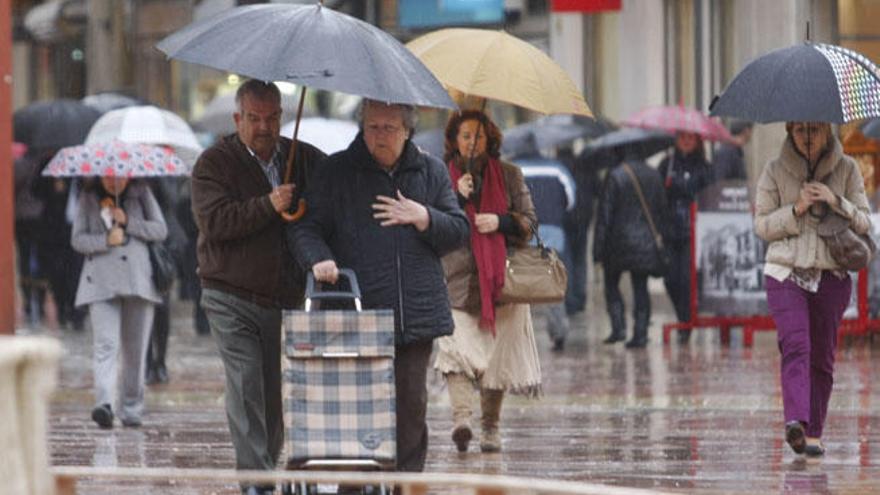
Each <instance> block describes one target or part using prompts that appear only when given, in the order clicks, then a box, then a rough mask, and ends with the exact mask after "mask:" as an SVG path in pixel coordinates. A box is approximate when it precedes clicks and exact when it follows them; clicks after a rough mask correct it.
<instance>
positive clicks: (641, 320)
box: [626, 310, 650, 349]
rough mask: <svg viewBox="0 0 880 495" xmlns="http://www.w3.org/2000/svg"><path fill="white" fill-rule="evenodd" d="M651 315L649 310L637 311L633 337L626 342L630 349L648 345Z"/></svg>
mask: <svg viewBox="0 0 880 495" xmlns="http://www.w3.org/2000/svg"><path fill="white" fill-rule="evenodd" d="M649 321H650V315H649V314H648V312H647V311H638V310H637V311H636V314H635V325H634V327H633V337H632V339H630V341H629V342H627V343H626V347H627V348H628V349H641V348H643V347H645V346H646V345H648V323H649Z"/></svg>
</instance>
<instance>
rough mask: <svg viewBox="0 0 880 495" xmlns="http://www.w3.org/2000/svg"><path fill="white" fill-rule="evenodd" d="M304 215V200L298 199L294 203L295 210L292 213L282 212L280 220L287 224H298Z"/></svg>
mask: <svg viewBox="0 0 880 495" xmlns="http://www.w3.org/2000/svg"><path fill="white" fill-rule="evenodd" d="M305 214H306V200H304V199H302V198H300V199H299V201H297V203H296V209H295V210H293V211H292V212H289V213H288V212H286V211H282V212H281V213H280V215H281V218H282V219H284V221H285V222H287V223H292V222H298V221H299V220H300V219H301V218H302V217H303V215H305Z"/></svg>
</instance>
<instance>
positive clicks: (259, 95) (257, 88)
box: [235, 79, 281, 112]
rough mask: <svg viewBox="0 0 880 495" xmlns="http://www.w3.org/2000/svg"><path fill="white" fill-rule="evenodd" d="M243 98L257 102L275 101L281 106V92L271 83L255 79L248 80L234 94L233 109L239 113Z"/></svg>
mask: <svg viewBox="0 0 880 495" xmlns="http://www.w3.org/2000/svg"><path fill="white" fill-rule="evenodd" d="M245 96H252V97H254V98H256V99H258V100H275V101H277V102H278V104H281V91H280V90H279V89H278V86H276V85H275V83H273V82H265V81H260V80H257V79H248V80H247V81H245V82H244V83H243V84H242V85H241V86H239V87H238V91H236V92H235V108H236V109H237V110H238V111H239V112H241V101H242V100H243V99H244V97H245Z"/></svg>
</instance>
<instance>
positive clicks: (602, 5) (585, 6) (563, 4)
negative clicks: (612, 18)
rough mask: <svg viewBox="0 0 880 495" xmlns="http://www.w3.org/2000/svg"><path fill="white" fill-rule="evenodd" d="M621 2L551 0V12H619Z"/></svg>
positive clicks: (618, 0)
mask: <svg viewBox="0 0 880 495" xmlns="http://www.w3.org/2000/svg"><path fill="white" fill-rule="evenodd" d="M620 4H621V0H552V4H551V7H550V8H551V10H553V12H606V11H609V10H620Z"/></svg>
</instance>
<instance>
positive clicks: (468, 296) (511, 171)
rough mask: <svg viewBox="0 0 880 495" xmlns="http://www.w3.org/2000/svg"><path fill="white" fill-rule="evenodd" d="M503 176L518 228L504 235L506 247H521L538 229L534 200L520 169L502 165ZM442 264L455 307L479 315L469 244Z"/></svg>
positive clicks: (477, 290) (511, 212) (450, 297)
mask: <svg viewBox="0 0 880 495" xmlns="http://www.w3.org/2000/svg"><path fill="white" fill-rule="evenodd" d="M501 172H502V174H503V175H504V186H505V189H506V191H507V204H508V212H509V214H510V216H511V218H512V219H513V223H514V225H515V228H514V229H513V232H512V233H509V234H506V235H505V237H506V239H507V245H508V246H511V245H512V246H522V245H525V244H526V243H527V242H528V241H529V239H531V237H532V233H531V228H530V226H531V225H534V226H535V228H537V226H538V217H537V215H535V205H534V204H533V203H532V196H531V194H530V193H529V188H528V187H527V186H526V181H525V179H524V178H523V174H522V170H520V168H519V167H517V166H516V165H513V164H511V163H507V162H504V161H502V162H501ZM471 228H474V227H473V226H471ZM442 261H443V271H444V272H445V274H446V284H447V286H448V288H449V302H450V304H451V305H452V307H453V308H455V309H460V310H464V311H467V312H468V313H472V314H479V312H480V283H479V277H478V276H477V264H476V262H475V261H474V253H473V251H472V250H471V246H470V243H468V245H467V246H465V247H463V248H459V249H457V250H455V251H453V252H451V253H449V254H447V255H446V256H444V257H443V260H442Z"/></svg>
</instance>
